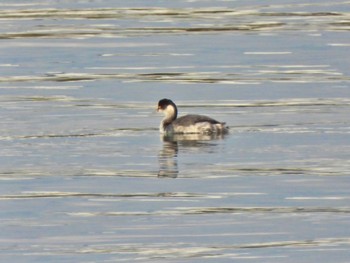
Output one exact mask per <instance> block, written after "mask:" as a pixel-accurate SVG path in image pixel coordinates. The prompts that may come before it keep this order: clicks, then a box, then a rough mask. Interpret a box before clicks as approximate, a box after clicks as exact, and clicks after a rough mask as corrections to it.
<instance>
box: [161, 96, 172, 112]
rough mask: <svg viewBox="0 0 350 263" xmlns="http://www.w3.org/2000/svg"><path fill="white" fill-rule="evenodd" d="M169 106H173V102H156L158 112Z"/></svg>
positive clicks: (166, 100) (163, 100)
mask: <svg viewBox="0 0 350 263" xmlns="http://www.w3.org/2000/svg"><path fill="white" fill-rule="evenodd" d="M169 105H173V106H174V105H175V104H174V102H172V101H171V100H169V99H161V100H160V101H158V111H159V110H165V109H166V107H168V106H169Z"/></svg>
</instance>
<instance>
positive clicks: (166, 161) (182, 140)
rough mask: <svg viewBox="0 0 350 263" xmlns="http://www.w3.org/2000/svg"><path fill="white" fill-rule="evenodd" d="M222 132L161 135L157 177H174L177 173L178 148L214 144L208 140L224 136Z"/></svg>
mask: <svg viewBox="0 0 350 263" xmlns="http://www.w3.org/2000/svg"><path fill="white" fill-rule="evenodd" d="M224 136H225V135H224V134H210V135H208V134H172V135H161V140H162V141H163V148H162V150H161V151H160V152H159V155H158V161H159V172H158V177H164V178H176V177H177V176H178V174H179V169H178V159H177V158H178V151H179V148H186V147H191V148H193V147H195V148H202V147H211V146H215V145H216V144H210V143H208V142H209V141H213V140H219V139H223V138H224Z"/></svg>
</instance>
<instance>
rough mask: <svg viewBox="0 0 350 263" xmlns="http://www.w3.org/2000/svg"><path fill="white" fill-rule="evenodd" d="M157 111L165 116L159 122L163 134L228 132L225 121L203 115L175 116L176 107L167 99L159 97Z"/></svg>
mask: <svg viewBox="0 0 350 263" xmlns="http://www.w3.org/2000/svg"><path fill="white" fill-rule="evenodd" d="M157 111H158V112H163V113H164V116H165V117H164V119H163V120H162V121H161V123H160V126H159V131H160V132H161V133H162V134H165V135H169V134H170V135H171V134H226V133H228V127H227V126H226V124H225V122H219V121H217V120H214V119H212V118H210V117H208V116H205V115H196V114H189V115H185V116H182V117H179V118H177V107H176V105H175V103H174V102H173V101H172V100H169V99H161V100H160V101H159V102H158V108H157Z"/></svg>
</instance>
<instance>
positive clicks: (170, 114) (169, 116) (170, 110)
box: [159, 105, 177, 133]
mask: <svg viewBox="0 0 350 263" xmlns="http://www.w3.org/2000/svg"><path fill="white" fill-rule="evenodd" d="M163 114H164V116H165V117H164V119H163V120H162V122H161V124H160V127H159V130H160V132H161V133H165V130H166V128H167V127H168V126H169V125H170V124H171V123H172V122H173V121H174V120H176V118H177V109H176V106H173V105H168V106H167V107H166V108H165V109H164V110H163Z"/></svg>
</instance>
